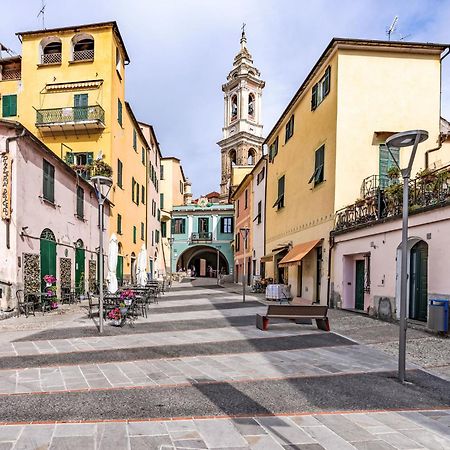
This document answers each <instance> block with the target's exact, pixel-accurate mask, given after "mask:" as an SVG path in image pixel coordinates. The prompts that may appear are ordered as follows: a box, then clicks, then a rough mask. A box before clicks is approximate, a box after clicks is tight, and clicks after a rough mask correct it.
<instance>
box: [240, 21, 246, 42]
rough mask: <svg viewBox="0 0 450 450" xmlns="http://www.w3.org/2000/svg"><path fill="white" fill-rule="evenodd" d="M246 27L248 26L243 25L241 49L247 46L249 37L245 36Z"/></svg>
mask: <svg viewBox="0 0 450 450" xmlns="http://www.w3.org/2000/svg"><path fill="white" fill-rule="evenodd" d="M245 27H246V24H245V23H242V27H241V30H242V34H241V48H244V47H245V44H246V43H247V37H246V36H245Z"/></svg>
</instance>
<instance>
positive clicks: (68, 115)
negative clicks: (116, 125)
mask: <svg viewBox="0 0 450 450" xmlns="http://www.w3.org/2000/svg"><path fill="white" fill-rule="evenodd" d="M93 121H97V122H101V123H102V124H104V123H105V110H104V109H103V108H102V107H101V106H100V105H93V106H74V107H65V108H50V109H39V110H37V111H36V125H37V126H42V125H50V124H64V123H74V122H93Z"/></svg>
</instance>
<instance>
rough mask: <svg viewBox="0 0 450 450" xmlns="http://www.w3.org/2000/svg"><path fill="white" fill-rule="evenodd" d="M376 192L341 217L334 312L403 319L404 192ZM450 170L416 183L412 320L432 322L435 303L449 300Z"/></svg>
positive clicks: (335, 253)
mask: <svg viewBox="0 0 450 450" xmlns="http://www.w3.org/2000/svg"><path fill="white" fill-rule="evenodd" d="M399 187H400V189H396V188H392V187H391V188H387V189H385V190H384V193H383V192H380V190H375V191H373V192H372V193H369V195H367V196H366V197H365V198H364V199H360V200H358V201H357V203H355V204H354V205H351V206H349V207H347V208H344V209H343V210H341V211H339V212H338V213H337V217H336V227H335V231H334V232H333V233H332V235H331V241H332V245H333V246H332V258H333V259H332V264H333V272H332V277H331V280H332V282H331V286H330V290H331V292H330V294H331V295H330V300H331V303H333V304H334V305H335V306H337V307H339V308H344V309H350V310H359V311H364V312H367V313H369V314H371V315H374V316H377V317H380V318H383V319H391V318H398V314H399V298H400V260H401V257H400V246H401V227H402V221H401V217H400V214H401V186H399ZM449 249H450V166H446V167H443V168H441V169H439V170H436V171H434V172H428V173H427V175H426V176H422V177H418V178H416V179H415V180H411V195H410V218H409V245H408V267H407V270H408V306H407V308H408V309H407V317H408V318H409V319H410V320H418V321H422V322H427V321H428V317H429V314H428V312H429V306H428V305H429V300H430V299H450V277H449V276H448V250H449Z"/></svg>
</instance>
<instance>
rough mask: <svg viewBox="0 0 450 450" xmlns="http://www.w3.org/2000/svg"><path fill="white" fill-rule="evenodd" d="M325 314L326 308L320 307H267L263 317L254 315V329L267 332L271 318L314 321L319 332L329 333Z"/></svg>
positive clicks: (328, 324)
mask: <svg viewBox="0 0 450 450" xmlns="http://www.w3.org/2000/svg"><path fill="white" fill-rule="evenodd" d="M327 312H328V306H320V305H269V306H268V307H267V313H266V315H265V316H262V315H260V314H256V327H257V328H259V329H260V330H263V331H265V330H267V329H268V328H269V319H271V318H274V319H275V318H277V319H288V320H295V321H299V322H298V323H301V322H300V321H301V320H303V319H315V321H316V324H317V328H319V330H323V331H330V323H329V321H328V317H327Z"/></svg>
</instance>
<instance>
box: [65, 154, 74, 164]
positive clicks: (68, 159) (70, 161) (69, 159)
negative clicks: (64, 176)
mask: <svg viewBox="0 0 450 450" xmlns="http://www.w3.org/2000/svg"><path fill="white" fill-rule="evenodd" d="M65 159H66V163H67V164H73V163H74V162H75V156H74V154H73V153H72V152H67V153H66V158H65Z"/></svg>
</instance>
